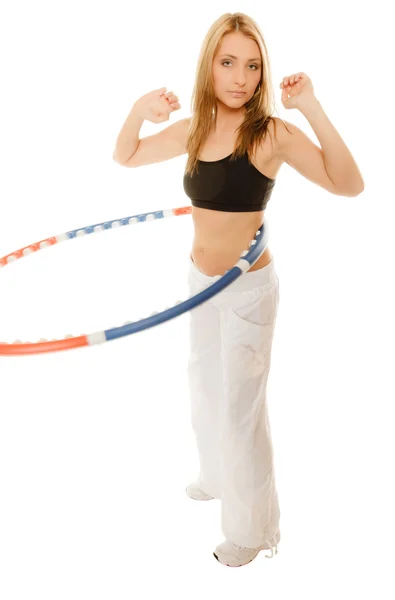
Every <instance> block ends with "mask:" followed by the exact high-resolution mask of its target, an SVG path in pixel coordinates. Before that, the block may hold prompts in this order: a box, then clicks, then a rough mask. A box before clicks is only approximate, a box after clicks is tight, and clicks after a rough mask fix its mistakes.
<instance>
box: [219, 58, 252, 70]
mask: <svg viewBox="0 0 395 600" xmlns="http://www.w3.org/2000/svg"><path fill="white" fill-rule="evenodd" d="M230 62H232V61H231V60H224V61H222V63H221V65H224V64H225V63H230ZM250 67H255V69H254V71H256V70H257V69H259V67H258V65H255V64H251V65H250Z"/></svg>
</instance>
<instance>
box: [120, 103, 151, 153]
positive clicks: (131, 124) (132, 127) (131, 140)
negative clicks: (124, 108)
mask: <svg viewBox="0 0 395 600" xmlns="http://www.w3.org/2000/svg"><path fill="white" fill-rule="evenodd" d="M143 123H144V118H143V117H141V116H140V113H139V112H138V110H137V108H136V106H133V107H132V110H131V111H130V113H129V115H128V117H127V119H126V121H125V123H124V124H123V127H122V129H121V131H120V132H119V135H118V138H117V141H116V144H115V150H114V154H113V159H114V160H115V161H116V162H118V163H120V164H124V163H126V162H127V161H128V159H129V158H131V157H132V156H133V154H134V153H135V151H136V150H137V146H138V145H139V141H140V139H139V133H140V129H141V126H142V124H143Z"/></svg>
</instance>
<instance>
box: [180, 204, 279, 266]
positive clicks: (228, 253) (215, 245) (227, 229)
mask: <svg viewBox="0 0 395 600" xmlns="http://www.w3.org/2000/svg"><path fill="white" fill-rule="evenodd" d="M192 219H193V223H194V228H195V236H194V239H193V244H192V251H191V257H192V260H193V262H194V263H195V265H196V267H197V268H198V269H199V271H201V272H202V273H204V274H205V275H208V276H210V277H212V276H214V275H224V274H225V272H226V271H227V270H228V269H231V268H232V267H233V266H234V265H235V264H236V263H237V261H238V260H239V259H240V256H241V254H242V252H243V251H244V250H249V249H250V242H251V240H253V239H255V234H256V232H257V231H258V229H259V228H260V226H261V225H262V223H263V222H264V211H257V212H244V213H234V212H233V213H231V212H224V211H216V210H208V209H206V208H196V207H192ZM271 259H272V254H271V253H270V250H269V248H266V250H265V252H264V253H263V254H262V256H260V258H259V259H258V260H257V262H256V263H255V264H254V265H253V266H252V267H251V268H250V269H249V271H256V270H257V269H262V268H263V267H265V266H266V265H267V264H268V263H269V262H270V261H271Z"/></svg>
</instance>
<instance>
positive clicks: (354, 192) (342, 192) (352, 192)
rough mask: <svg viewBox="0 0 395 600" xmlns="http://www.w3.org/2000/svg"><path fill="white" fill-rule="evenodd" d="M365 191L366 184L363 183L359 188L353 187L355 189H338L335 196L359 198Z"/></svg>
mask: <svg viewBox="0 0 395 600" xmlns="http://www.w3.org/2000/svg"><path fill="white" fill-rule="evenodd" d="M364 189H365V184H364V182H363V181H362V182H361V183H360V184H359V185H358V186H357V187H353V188H350V187H348V188H340V189H339V188H337V190H336V192H335V194H336V196H347V197H348V198H355V197H356V196H359V195H360V194H362V192H363V191H364Z"/></svg>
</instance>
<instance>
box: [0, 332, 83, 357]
mask: <svg viewBox="0 0 395 600" xmlns="http://www.w3.org/2000/svg"><path fill="white" fill-rule="evenodd" d="M84 346H89V343H88V338H87V336H86V335H80V336H78V337H73V338H67V339H66V340H53V341H51V342H37V343H31V344H3V343H1V342H0V356H15V355H19V354H42V353H44V352H56V351H58V350H71V349H72V348H83V347H84Z"/></svg>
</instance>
